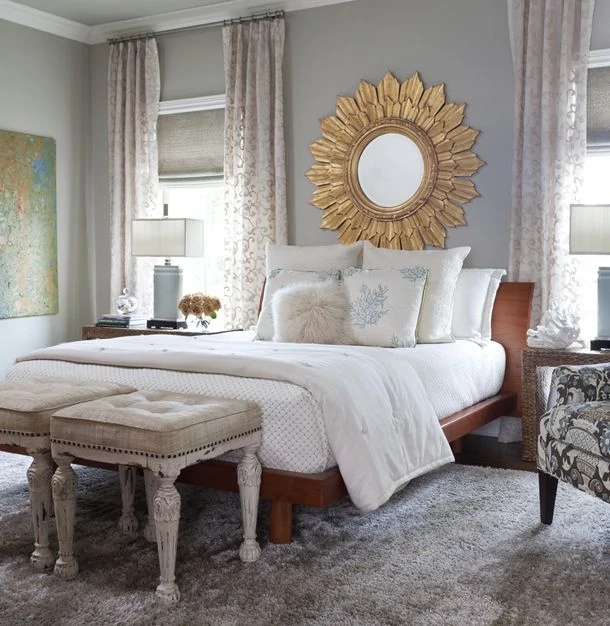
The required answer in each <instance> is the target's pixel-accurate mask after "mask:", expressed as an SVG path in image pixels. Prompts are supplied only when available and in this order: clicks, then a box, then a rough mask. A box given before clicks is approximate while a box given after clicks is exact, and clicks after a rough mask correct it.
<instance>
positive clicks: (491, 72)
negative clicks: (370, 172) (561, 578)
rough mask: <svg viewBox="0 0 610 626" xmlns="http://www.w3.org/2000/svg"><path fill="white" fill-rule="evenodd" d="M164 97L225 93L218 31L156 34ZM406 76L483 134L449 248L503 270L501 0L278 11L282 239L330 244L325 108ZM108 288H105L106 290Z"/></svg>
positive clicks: (508, 101) (507, 136)
mask: <svg viewBox="0 0 610 626" xmlns="http://www.w3.org/2000/svg"><path fill="white" fill-rule="evenodd" d="M158 44H159V54H160V63H161V72H162V99H165V100H173V99H177V98H189V97H195V96H204V95H214V94H218V93H223V92H224V71H223V57H222V37H221V30H220V28H206V29H200V30H195V31H190V32H186V33H179V34H174V35H166V36H160V37H159V38H158ZM105 63H106V46H105V45H99V46H96V47H95V48H94V50H93V54H92V70H93V71H92V74H93V76H92V88H93V138H94V141H93V144H92V145H93V149H94V154H93V171H94V186H95V190H96V193H95V198H94V205H95V215H96V225H97V229H96V249H97V251H98V252H97V264H96V267H97V277H96V285H97V310H98V313H100V312H103V310H104V309H106V308H107V303H108V302H110V298H111V294H109V277H108V269H107V268H108V256H107V254H108V253H107V251H108V234H107V233H108V226H107V219H108V218H107V213H108V194H107V174H106V171H107V165H106V154H105V151H106V141H105V138H104V132H105V125H106V112H105V109H104V106H105V101H106V91H105V90H106V87H105V79H106V78H105V77H106V74H105ZM388 69H389V70H391V71H392V72H393V73H394V74H395V75H396V77H397V78H399V79H400V80H404V79H406V78H408V77H409V76H410V75H411V74H412V73H413V72H415V71H419V72H420V75H421V77H422V79H423V81H424V83H425V84H426V86H428V85H431V84H437V83H441V82H444V83H446V95H447V100H448V101H450V102H465V103H466V104H467V106H466V119H465V123H467V124H469V125H471V126H473V127H474V128H476V129H478V130H480V131H481V135H480V137H479V139H478V140H477V143H476V144H475V152H476V153H477V154H478V155H479V157H480V158H481V159H483V160H484V161H485V162H486V165H485V166H484V167H483V168H482V169H481V170H480V171H479V172H478V173H477V174H476V176H475V177H474V179H473V180H474V182H475V184H476V185H477V188H478V190H479V192H480V194H481V198H477V199H476V200H474V201H473V202H471V203H469V204H467V205H466V206H465V209H466V219H467V223H468V225H467V226H466V227H460V228H457V229H450V233H449V236H448V238H447V245H448V246H450V247H454V246H460V245H470V246H472V248H473V250H472V252H471V254H470V256H469V258H468V259H467V265H470V266H474V267H483V266H494V267H506V265H507V263H508V227H509V219H510V191H511V173H510V172H511V162H512V127H513V76H512V64H511V57H510V50H509V41H508V28H507V12H506V0H460V2H459V3H457V2H451V3H449V2H446V0H427V1H426V2H425V3H424V2H421V1H420V0H376V2H370V0H356V1H355V2H350V3H345V4H338V5H333V6H329V7H322V8H315V9H307V10H304V11H297V12H291V13H288V14H287V15H286V52H285V63H284V70H285V74H284V76H285V127H286V163H287V194H288V197H287V202H288V222H289V241H290V243H296V244H301V245H309V244H324V243H334V242H336V241H337V236H336V234H335V232H334V231H328V230H322V229H320V218H321V212H320V210H319V209H317V208H315V207H312V206H311V205H309V204H308V202H309V199H310V198H311V194H312V192H313V189H314V187H313V185H312V184H311V183H310V182H309V181H308V180H307V179H306V178H305V172H306V171H307V170H308V169H309V168H310V167H311V165H312V163H313V160H312V157H311V153H310V151H309V145H310V144H311V143H313V142H314V141H315V140H316V139H318V138H319V137H320V127H319V119H320V118H322V117H325V116H327V115H332V114H333V113H334V111H335V106H336V99H337V96H338V95H340V94H343V95H353V94H354V91H355V90H356V88H357V87H358V83H359V81H360V79H362V78H364V79H366V80H368V81H370V82H375V83H376V82H377V81H379V80H380V79H381V77H382V76H383V75H384V74H385V72H386V71H387V70H388ZM114 295H116V294H112V296H114Z"/></svg>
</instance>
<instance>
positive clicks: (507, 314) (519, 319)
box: [258, 282, 534, 413]
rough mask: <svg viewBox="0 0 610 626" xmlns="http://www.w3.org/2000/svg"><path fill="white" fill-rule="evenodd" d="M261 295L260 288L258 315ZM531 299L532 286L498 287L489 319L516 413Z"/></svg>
mask: <svg viewBox="0 0 610 626" xmlns="http://www.w3.org/2000/svg"><path fill="white" fill-rule="evenodd" d="M264 291H265V286H264V285H263V289H262V290H261V297H260V301H259V307H258V310H259V313H260V310H261V308H262V303H263V294H264ZM533 295H534V283H516V282H503V283H500V287H499V288H498V293H497V295H496V300H495V303H494V309H493V314H492V318H491V335H492V339H494V340H495V341H497V342H498V343H501V344H502V346H504V350H505V351H506V372H505V374H504V384H503V385H502V391H514V392H515V393H516V394H517V396H518V399H517V409H516V411H517V413H519V412H520V410H521V350H522V349H523V348H525V347H526V346H527V329H528V328H529V327H530V326H529V325H530V316H531V313H532V298H533Z"/></svg>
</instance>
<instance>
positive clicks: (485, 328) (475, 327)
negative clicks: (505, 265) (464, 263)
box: [451, 268, 506, 341]
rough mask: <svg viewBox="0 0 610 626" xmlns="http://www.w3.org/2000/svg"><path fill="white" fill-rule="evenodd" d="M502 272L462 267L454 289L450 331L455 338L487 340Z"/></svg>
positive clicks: (503, 273)
mask: <svg viewBox="0 0 610 626" xmlns="http://www.w3.org/2000/svg"><path fill="white" fill-rule="evenodd" d="M505 274H506V270H502V269H479V268H464V269H462V271H461V272H460V275H459V277H458V280H457V286H456V288H455V300H454V302H453V320H452V322H451V331H452V333H453V336H454V337H455V338H456V339H474V340H476V341H490V340H491V315H492V312H493V307H494V301H495V299H496V294H497V292H498V287H499V286H500V280H501V278H502V276H504V275H505Z"/></svg>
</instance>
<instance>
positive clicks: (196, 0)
mask: <svg viewBox="0 0 610 626" xmlns="http://www.w3.org/2000/svg"><path fill="white" fill-rule="evenodd" d="M13 2H15V3H16V4H22V5H24V6H26V7H30V8H32V9H38V10H39V11H44V12H45V13H51V14H52V15H57V16H58V17H63V18H65V19H68V20H72V21H73V22H79V23H81V24H85V25H87V26H98V25H99V24H107V23H108V22H119V21H123V20H132V19H135V18H141V17H150V16H152V15H160V14H163V13H173V12H174V11H180V10H182V9H194V8H196V7H202V6H208V5H211V4H216V5H223V4H227V3H228V2H230V0H13ZM245 4H248V3H247V2H246V3H245ZM250 4H255V3H254V2H250ZM258 4H260V3H258Z"/></svg>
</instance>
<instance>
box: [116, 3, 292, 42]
mask: <svg viewBox="0 0 610 626" xmlns="http://www.w3.org/2000/svg"><path fill="white" fill-rule="evenodd" d="M284 15H285V11H283V10H282V11H267V12H266V13H256V14H254V15H248V16H246V17H235V18H229V19H226V20H218V21H216V22H208V23H207V24H194V25H193V26H183V27H181V28H168V29H167V30H159V31H154V32H153V31H147V32H144V33H133V34H131V35H124V36H122V37H112V38H111V39H107V40H106V43H108V44H111V43H121V42H123V41H136V40H138V39H151V38H152V37H155V36H157V35H170V34H174V33H184V32H187V31H189V30H199V29H200V28H212V27H216V26H229V25H231V24H247V23H248V22H258V21H260V20H270V19H277V18H280V17H284Z"/></svg>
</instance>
